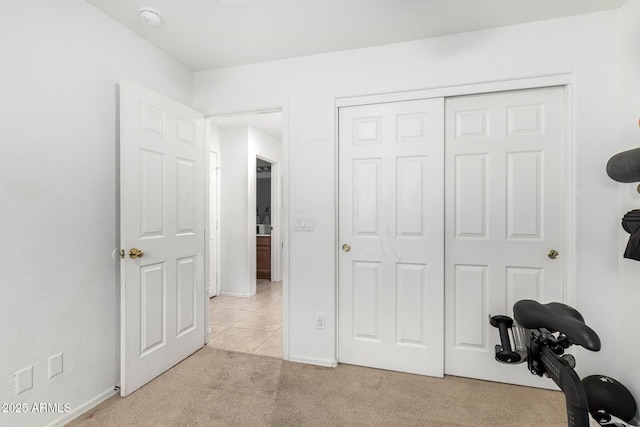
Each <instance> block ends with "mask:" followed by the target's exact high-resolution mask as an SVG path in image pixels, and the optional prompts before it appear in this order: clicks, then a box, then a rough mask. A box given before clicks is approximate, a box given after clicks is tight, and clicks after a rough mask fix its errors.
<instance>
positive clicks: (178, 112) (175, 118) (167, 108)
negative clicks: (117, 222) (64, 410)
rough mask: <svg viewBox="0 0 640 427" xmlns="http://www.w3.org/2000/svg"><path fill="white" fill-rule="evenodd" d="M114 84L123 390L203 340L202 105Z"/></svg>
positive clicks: (142, 381)
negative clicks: (187, 104)
mask: <svg viewBox="0 0 640 427" xmlns="http://www.w3.org/2000/svg"><path fill="white" fill-rule="evenodd" d="M120 90H121V92H120V102H121V104H120V114H121V116H120V123H121V138H120V144H121V147H120V152H121V158H120V182H121V188H120V197H121V200H120V207H121V230H120V232H121V242H122V245H123V247H124V248H125V258H123V259H122V261H121V298H122V301H121V311H122V314H121V384H120V385H121V394H122V396H126V395H128V394H130V393H131V392H133V391H135V390H136V389H137V388H139V387H141V386H142V385H144V384H146V383H147V382H149V381H150V380H152V379H153V378H155V377H156V376H158V375H159V374H161V373H162V372H164V371H165V370H167V369H169V368H170V367H172V366H173V365H175V364H176V363H178V362H180V361H181V360H182V359H184V358H185V357H187V356H188V355H190V354H191V353H193V352H194V351H196V350H198V349H199V348H201V347H202V346H203V345H204V337H205V321H204V313H205V312H204V308H205V292H204V257H203V254H204V191H205V190H204V188H205V187H204V183H205V176H204V170H205V168H204V161H205V157H204V127H203V126H204V123H203V122H204V118H203V116H202V114H200V113H198V112H196V111H193V110H191V109H190V108H188V107H185V106H183V105H181V104H179V103H177V102H175V101H172V100H170V99H168V98H166V97H164V96H162V95H159V94H157V93H155V92H153V91H150V90H148V89H146V88H144V87H142V86H140V85H137V84H135V83H132V82H128V81H125V82H123V83H122V84H121V87H120ZM133 248H138V249H141V250H142V251H143V254H142V253H141V254H140V255H141V256H140V257H135V256H134V257H133V258H132V257H130V256H129V255H128V252H129V250H130V249H133Z"/></svg>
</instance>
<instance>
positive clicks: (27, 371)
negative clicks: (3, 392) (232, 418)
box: [16, 366, 33, 394]
mask: <svg viewBox="0 0 640 427" xmlns="http://www.w3.org/2000/svg"><path fill="white" fill-rule="evenodd" d="M30 388H33V366H29V367H28V368H24V369H23V370H21V371H18V372H16V394H20V393H22V392H24V391H27V390H29V389H30Z"/></svg>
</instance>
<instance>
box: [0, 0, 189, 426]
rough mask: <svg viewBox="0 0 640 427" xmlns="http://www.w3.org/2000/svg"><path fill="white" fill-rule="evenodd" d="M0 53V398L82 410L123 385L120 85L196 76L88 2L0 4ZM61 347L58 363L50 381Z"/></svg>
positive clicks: (44, 419) (21, 422)
mask: <svg viewBox="0 0 640 427" xmlns="http://www.w3.org/2000/svg"><path fill="white" fill-rule="evenodd" d="M0 57H1V58H2V65H1V66H0V100H1V101H0V241H1V244H0V260H1V261H0V281H1V284H0V289H1V290H0V337H1V339H0V402H3V403H28V404H32V403H36V402H37V403H39V402H45V403H56V402H57V403H60V404H64V403H69V404H70V406H71V409H72V410H73V411H77V410H82V406H81V405H83V404H85V403H86V402H88V401H90V400H91V399H94V398H96V397H100V396H105V393H109V392H112V390H113V388H114V386H115V385H116V384H117V383H118V382H119V369H118V355H119V336H118V332H119V321H118V319H119V305H118V303H117V302H118V301H119V291H118V285H117V280H116V265H117V263H118V262H119V261H118V262H117V261H115V260H114V259H113V258H112V252H113V251H114V249H116V248H117V246H116V245H117V243H116V234H117V233H116V213H117V212H116V135H117V129H116V105H117V102H116V101H117V95H116V93H117V87H116V85H117V83H118V82H119V81H120V79H121V78H123V77H126V78H129V79H132V80H136V81H138V82H140V83H142V84H145V85H147V86H149V87H151V88H152V89H154V90H156V91H158V92H162V93H164V94H166V95H168V96H170V97H173V98H174V99H177V100H180V101H182V102H183V103H187V104H190V102H191V95H192V75H191V73H190V71H189V70H187V69H186V68H185V67H184V66H182V65H180V64H178V63H177V62H176V61H175V60H173V59H171V58H169V57H168V56H166V55H165V54H164V53H162V52H160V51H159V50H157V49H156V48H154V47H151V46H150V45H149V44H148V43H146V42H145V41H143V40H142V39H140V38H139V37H137V36H135V35H134V34H133V33H132V32H130V31H129V30H127V29H125V28H124V27H122V26H121V25H119V24H117V23H116V22H114V21H113V20H112V19H111V18H109V17H107V16H106V15H104V14H103V13H102V12H100V11H98V10H97V9H96V8H94V7H93V6H91V5H89V4H87V3H86V2H85V1H83V0H58V1H54V2H52V1H49V0H25V1H12V2H3V5H2V13H0ZM60 352H62V353H64V372H63V373H62V374H61V375H59V376H57V377H54V378H52V379H48V378H47V360H48V358H49V356H51V355H54V354H56V353H60ZM31 365H32V366H33V383H34V386H33V388H32V389H31V390H28V391H26V392H24V393H22V394H20V395H18V396H16V395H15V392H14V373H15V372H16V371H17V370H20V369H22V368H25V367H27V366H31ZM64 415H65V414H60V413H48V414H11V413H2V414H0V424H2V425H17V426H26V425H46V424H49V423H51V422H53V421H54V420H56V419H60V418H61V417H64Z"/></svg>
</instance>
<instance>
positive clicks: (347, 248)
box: [342, 243, 351, 252]
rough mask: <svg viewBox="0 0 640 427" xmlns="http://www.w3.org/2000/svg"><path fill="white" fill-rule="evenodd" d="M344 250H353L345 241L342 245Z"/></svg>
mask: <svg viewBox="0 0 640 427" xmlns="http://www.w3.org/2000/svg"><path fill="white" fill-rule="evenodd" d="M342 250H343V251H345V252H349V251H350V250H351V246H349V244H348V243H345V244H344V245H342Z"/></svg>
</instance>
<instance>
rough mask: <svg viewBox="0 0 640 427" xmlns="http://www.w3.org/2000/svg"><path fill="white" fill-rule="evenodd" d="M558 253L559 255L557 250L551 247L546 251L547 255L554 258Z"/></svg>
mask: <svg viewBox="0 0 640 427" xmlns="http://www.w3.org/2000/svg"><path fill="white" fill-rule="evenodd" d="M558 255H560V254H559V253H558V251H556V250H555V249H551V250H550V251H549V252H547V256H548V257H549V258H551V259H556V258H558Z"/></svg>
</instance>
